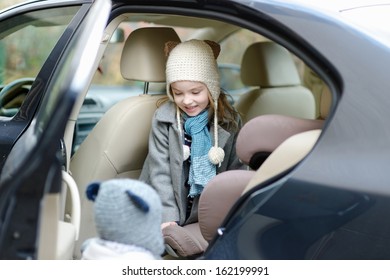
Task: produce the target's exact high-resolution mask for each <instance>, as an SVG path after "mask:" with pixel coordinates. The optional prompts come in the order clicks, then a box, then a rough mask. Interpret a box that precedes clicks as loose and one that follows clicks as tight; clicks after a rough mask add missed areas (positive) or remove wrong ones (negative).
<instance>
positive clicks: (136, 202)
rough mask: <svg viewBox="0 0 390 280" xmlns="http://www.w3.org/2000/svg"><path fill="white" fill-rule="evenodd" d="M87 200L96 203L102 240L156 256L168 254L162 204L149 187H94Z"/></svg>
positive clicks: (117, 182)
mask: <svg viewBox="0 0 390 280" xmlns="http://www.w3.org/2000/svg"><path fill="white" fill-rule="evenodd" d="M87 197H88V198H89V199H90V200H92V201H95V204H94V213H95V224H96V230H97V232H98V235H99V237H100V238H102V239H104V240H109V241H114V242H118V243H122V244H129V245H136V246H139V247H142V248H145V249H147V250H149V251H150V252H152V253H153V254H154V255H156V256H160V255H161V254H162V253H163V252H164V243H163V237H162V233H161V220H162V206H161V200H160V198H159V196H158V194H157V193H156V191H155V190H154V189H153V188H151V187H150V186H149V185H147V184H145V183H143V182H141V181H138V180H133V179H112V180H108V181H104V182H102V183H92V184H90V185H89V186H88V187H87Z"/></svg>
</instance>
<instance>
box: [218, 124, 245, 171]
mask: <svg viewBox="0 0 390 280" xmlns="http://www.w3.org/2000/svg"><path fill="white" fill-rule="evenodd" d="M237 123H238V129H237V130H236V131H235V132H232V133H231V135H230V137H229V140H228V142H227V143H226V146H225V154H227V156H228V158H227V166H226V169H225V170H223V171H226V170H235V169H247V166H246V165H244V164H243V163H242V162H241V161H240V159H239V158H238V156H237V154H236V141H237V136H238V133H239V131H240V129H241V126H242V123H241V118H238V120H237Z"/></svg>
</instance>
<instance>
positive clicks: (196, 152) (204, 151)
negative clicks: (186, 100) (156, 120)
mask: <svg viewBox="0 0 390 280" xmlns="http://www.w3.org/2000/svg"><path fill="white" fill-rule="evenodd" d="M184 118H185V123H184V129H185V131H186V132H187V133H188V134H189V135H190V136H191V138H192V143H191V165H190V174H189V178H188V183H189V185H190V192H189V194H188V196H190V197H194V196H197V195H199V194H200V193H201V192H202V190H203V188H204V186H205V185H206V184H207V183H208V182H209V181H210V179H211V178H213V177H214V176H215V174H216V166H215V165H214V164H212V163H211V162H210V160H209V157H208V152H209V150H210V149H211V147H212V143H211V137H210V132H209V130H208V127H207V123H208V111H207V110H204V111H203V112H202V113H200V114H199V115H197V116H195V117H188V116H185V117H184Z"/></svg>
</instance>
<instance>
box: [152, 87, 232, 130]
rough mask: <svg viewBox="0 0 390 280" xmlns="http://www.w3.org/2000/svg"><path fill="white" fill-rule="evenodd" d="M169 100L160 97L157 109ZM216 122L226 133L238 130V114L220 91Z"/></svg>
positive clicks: (211, 116) (210, 119)
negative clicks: (217, 121)
mask: <svg viewBox="0 0 390 280" xmlns="http://www.w3.org/2000/svg"><path fill="white" fill-rule="evenodd" d="M168 100H170V99H169V97H168V96H164V97H161V98H160V99H159V100H157V107H160V106H161V105H162V104H163V103H165V102H167V101H168ZM209 100H210V106H209V109H208V110H209V122H210V121H212V120H213V118H214V100H213V99H212V97H211V94H210V93H209ZM217 117H218V120H219V123H218V124H219V125H220V126H221V127H223V128H224V129H226V130H228V131H234V132H235V131H237V130H238V119H239V113H238V112H237V110H236V109H235V108H234V107H233V106H232V105H231V104H230V102H229V100H228V95H227V94H226V93H225V92H223V91H222V90H221V93H220V95H219V98H218V115H217Z"/></svg>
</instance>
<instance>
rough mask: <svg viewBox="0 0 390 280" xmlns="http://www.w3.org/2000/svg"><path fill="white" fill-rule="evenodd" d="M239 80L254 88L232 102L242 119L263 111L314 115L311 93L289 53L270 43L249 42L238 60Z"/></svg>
mask: <svg viewBox="0 0 390 280" xmlns="http://www.w3.org/2000/svg"><path fill="white" fill-rule="evenodd" d="M241 79H242V82H243V83H244V84H245V85H247V86H251V87H256V88H254V89H252V90H251V91H249V92H247V93H244V94H243V95H241V96H240V97H239V99H238V100H237V101H236V103H235V107H236V109H237V110H238V112H240V114H241V115H242V118H243V122H244V123H245V122H247V121H249V120H250V119H252V118H254V117H256V116H259V115H265V114H281V115H287V116H293V117H298V118H304V119H314V118H315V117H316V104H315V100H314V96H313V94H312V92H311V91H310V90H309V89H308V88H306V87H304V86H303V85H302V83H301V79H300V76H299V73H298V69H297V67H296V65H295V63H294V60H293V58H292V56H291V54H290V53H289V52H288V51H287V50H286V49H285V48H283V47H282V46H280V45H278V44H276V43H274V42H257V43H254V44H252V45H250V46H249V47H248V48H247V49H246V51H245V53H244V56H243V59H242V62H241Z"/></svg>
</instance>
